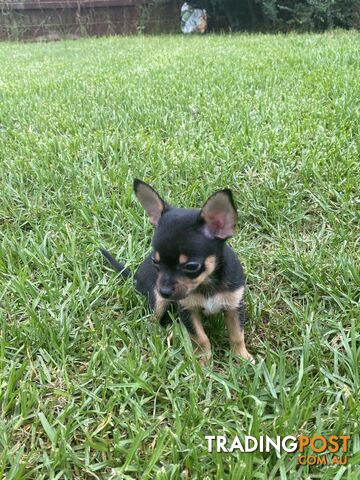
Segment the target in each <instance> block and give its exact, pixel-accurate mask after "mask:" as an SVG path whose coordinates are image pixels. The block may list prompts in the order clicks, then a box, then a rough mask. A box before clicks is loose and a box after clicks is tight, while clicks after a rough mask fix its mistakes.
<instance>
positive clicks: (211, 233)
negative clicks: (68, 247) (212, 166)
mask: <svg viewBox="0 0 360 480" xmlns="http://www.w3.org/2000/svg"><path fill="white" fill-rule="evenodd" d="M134 190H135V194H136V196H137V198H138V199H139V201H140V203H141V205H142V206H143V207H144V209H145V210H146V212H147V213H148V215H149V217H150V221H151V223H152V224H153V225H154V226H155V232H154V236H153V240H152V247H153V252H152V254H151V256H149V257H148V258H146V259H145V261H144V262H143V263H142V264H141V266H140V268H139V269H138V271H137V272H136V274H135V280H136V287H137V289H138V290H139V291H140V292H141V293H142V294H144V295H146V296H147V297H148V298H149V301H150V305H151V307H152V309H153V310H154V313H155V316H156V318H157V319H159V320H161V318H162V317H163V316H164V315H166V311H167V309H168V307H169V305H170V303H171V302H175V303H176V304H177V305H178V307H179V314H180V319H181V321H182V322H183V324H184V325H185V327H186V328H187V330H188V332H189V334H190V336H191V339H192V341H193V343H194V344H195V352H196V354H198V355H199V357H200V362H201V363H202V364H203V363H205V362H206V361H207V360H208V359H209V358H210V357H211V345H210V341H209V338H208V337H207V335H206V333H205V331H204V329H203V326H202V323H201V315H202V314H203V313H204V314H212V313H217V312H220V311H223V312H224V315H225V321H226V324H227V328H228V331H229V338H230V344H231V348H232V351H233V352H234V353H235V354H237V355H240V356H241V357H243V358H245V359H246V360H252V357H251V355H250V354H249V353H248V351H247V350H246V346H245V340H244V322H245V308H244V303H243V295H244V286H245V284H244V273H243V269H242V266H241V264H240V262H239V260H238V258H237V256H236V254H235V252H234V251H233V250H232V249H231V248H230V247H229V246H228V245H227V244H226V240H227V239H228V238H229V237H231V236H232V235H233V234H234V228H235V224H236V220H237V213H236V210H235V206H234V202H233V199H232V195H231V191H230V190H228V189H225V190H220V191H218V192H216V193H214V194H213V195H212V196H211V197H210V198H209V199H208V200H207V202H206V203H205V205H204V206H203V208H202V209H201V210H198V209H188V208H175V207H171V206H170V205H168V204H167V203H165V202H164V201H163V200H162V198H161V197H160V196H159V195H158V193H157V192H156V191H155V190H154V189H153V188H152V187H151V186H150V185H147V184H146V183H144V182H142V181H140V180H137V179H136V180H134ZM102 253H103V254H104V256H105V257H106V258H107V259H108V261H109V262H110V263H111V264H112V265H113V266H114V267H115V269H116V270H118V271H121V272H122V274H123V276H125V277H126V276H128V275H129V273H130V272H129V271H128V270H127V269H124V267H123V266H122V265H121V264H119V263H118V262H117V261H116V260H115V259H114V258H113V257H111V255H110V254H109V253H108V252H106V251H105V250H102Z"/></svg>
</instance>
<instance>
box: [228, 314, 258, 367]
mask: <svg viewBox="0 0 360 480" xmlns="http://www.w3.org/2000/svg"><path fill="white" fill-rule="evenodd" d="M225 321H226V325H227V328H228V332H229V340H230V346H231V350H232V351H233V352H234V353H235V355H240V356H241V357H243V358H245V360H250V361H252V362H253V361H254V360H253V358H252V356H251V355H250V353H249V352H248V351H247V349H246V346H245V337H244V329H243V328H241V325H240V322H239V312H238V311H237V310H227V311H226V312H225Z"/></svg>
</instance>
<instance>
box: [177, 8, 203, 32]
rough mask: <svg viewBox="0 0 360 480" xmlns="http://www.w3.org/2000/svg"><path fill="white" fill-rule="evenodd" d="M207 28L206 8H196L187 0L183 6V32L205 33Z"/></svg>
mask: <svg viewBox="0 0 360 480" xmlns="http://www.w3.org/2000/svg"><path fill="white" fill-rule="evenodd" d="M206 29H207V13H206V10H204V9H202V8H194V7H192V6H191V5H189V4H188V3H187V2H185V3H184V4H183V6H182V7H181V31H182V32H183V33H204V32H205V30H206Z"/></svg>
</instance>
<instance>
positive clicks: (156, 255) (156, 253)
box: [155, 251, 160, 262]
mask: <svg viewBox="0 0 360 480" xmlns="http://www.w3.org/2000/svg"><path fill="white" fill-rule="evenodd" d="M155 260H156V261H157V262H160V253H159V252H158V251H156V252H155Z"/></svg>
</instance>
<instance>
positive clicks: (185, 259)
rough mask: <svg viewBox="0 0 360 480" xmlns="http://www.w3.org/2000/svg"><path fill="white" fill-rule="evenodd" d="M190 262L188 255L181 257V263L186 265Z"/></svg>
mask: <svg viewBox="0 0 360 480" xmlns="http://www.w3.org/2000/svg"><path fill="white" fill-rule="evenodd" d="M188 260H189V257H188V256H187V255H184V254H183V253H182V254H181V255H180V256H179V263H180V264H181V263H186V262H187V261H188Z"/></svg>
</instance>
